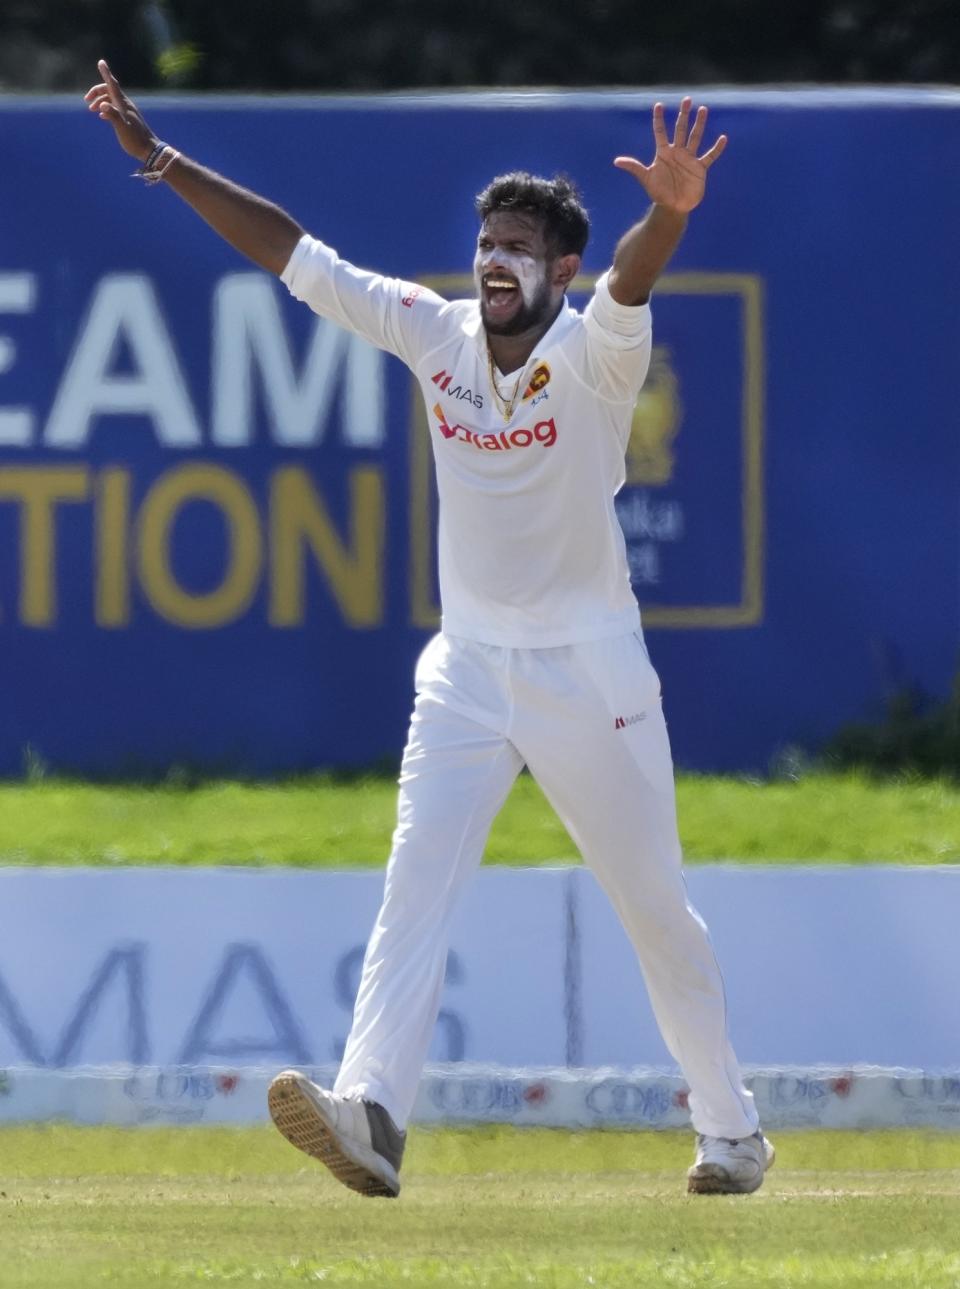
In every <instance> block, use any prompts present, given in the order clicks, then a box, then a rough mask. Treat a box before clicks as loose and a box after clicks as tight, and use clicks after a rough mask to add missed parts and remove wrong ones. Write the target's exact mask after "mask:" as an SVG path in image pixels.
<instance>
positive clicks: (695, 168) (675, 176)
mask: <svg viewBox="0 0 960 1289" xmlns="http://www.w3.org/2000/svg"><path fill="white" fill-rule="evenodd" d="M692 105H693V102H692V100H691V99H689V98H685V99H684V100H683V101H682V102H681V104H680V113H679V115H678V116H677V124H676V126H675V127H674V131H673V142H672V143H671V142H670V140H669V138H668V137H667V127H666V125H665V124H664V120H663V104H662V103H656V104H654V108H653V138H654V142H655V143H656V145H657V152H656V156H655V157H654V158H653V161H652V163H651V164H650V165H649V166H645V165H644V164H643V162H641V161H638V160H637V159H636V157H617V158H616V159H615V161H614V163H613V164H614V165H615V166H618V167H619V168H620V169H621V170H628V171H629V172H630V174H632V175H633V177H634V178H635V179H636V180H637V182H638V183H639V184H640V185H641V187H642V188H643V190H644V192H646V194H647V196H648V197H649V198H650V200H651V201H652V202H653V203H654V204H655V205H657V206H664V207H666V208H667V209H668V210H674V211H676V212H677V213H678V214H686V213H687V212H688V211H691V210H693V209H694V207H695V206H699V205H700V203H701V201H703V192H704V188H705V187H706V182H707V171H708V170H709V169H710V167H711V166H712V165H713V163H714V162H715V161H716V160H717V158H718V157H719V156H720V154H721V153H722V152H723V150H724V148H725V147H726V146H727V136H726V135H725V134H721V135H720V137H719V138H718V139H717V141H716V143H714V145H713V147H712V148H709V149H708V150H707V151H706V152H705V153H704V154H703V156H702V157H698V156H697V149H698V148H699V147H700V143H701V140H702V139H703V132H704V129H705V128H706V124H707V109H706V108H705V107H698V108H697V113H696V116H695V117H694V120H693V127H692V129H690V132H689V135H688V133H687V130H688V128H689V126H690V108H691V107H692Z"/></svg>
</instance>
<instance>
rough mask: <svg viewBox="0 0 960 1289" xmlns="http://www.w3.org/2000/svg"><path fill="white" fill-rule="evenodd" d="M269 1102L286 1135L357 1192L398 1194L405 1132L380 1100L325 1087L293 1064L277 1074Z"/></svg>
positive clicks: (279, 1127)
mask: <svg viewBox="0 0 960 1289" xmlns="http://www.w3.org/2000/svg"><path fill="white" fill-rule="evenodd" d="M267 1105H268V1106H269V1109H270V1118H271V1119H272V1120H273V1122H274V1123H275V1124H276V1126H277V1128H278V1129H279V1130H280V1132H282V1133H283V1135H284V1136H285V1137H286V1139H287V1141H289V1142H290V1144H291V1145H293V1146H296V1147H297V1149H298V1150H303V1151H305V1152H306V1154H308V1155H312V1156H313V1158H314V1159H319V1160H320V1161H321V1162H322V1163H324V1164H326V1166H327V1167H328V1168H329V1169H330V1171H331V1173H333V1175H334V1177H336V1179H337V1181H340V1182H343V1184H344V1186H349V1187H350V1189H351V1190H353V1191H359V1193H360V1194H361V1195H382V1196H384V1197H385V1198H389V1199H393V1198H394V1197H395V1196H396V1195H399V1193H400V1176H399V1173H400V1161H401V1159H402V1158H403V1147H404V1145H405V1143H406V1136H407V1135H406V1133H404V1132H401V1131H400V1130H399V1129H398V1128H397V1126H396V1124H395V1123H394V1122H393V1120H392V1119H391V1118H390V1116H389V1114H387V1112H386V1110H384V1108H383V1106H380V1105H377V1104H376V1103H375V1102H373V1101H360V1100H357V1099H354V1098H353V1097H342V1096H338V1095H337V1094H336V1093H335V1092H325V1091H324V1089H323V1088H318V1087H317V1085H316V1084H315V1083H311V1081H310V1080H309V1079H308V1078H307V1077H306V1075H303V1074H300V1073H299V1072H298V1071H297V1070H284V1071H283V1073H282V1074H278V1075H277V1077H276V1078H275V1079H274V1080H273V1082H272V1083H271V1084H270V1088H269V1090H268V1092H267Z"/></svg>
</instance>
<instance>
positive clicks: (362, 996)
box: [86, 62, 774, 1196]
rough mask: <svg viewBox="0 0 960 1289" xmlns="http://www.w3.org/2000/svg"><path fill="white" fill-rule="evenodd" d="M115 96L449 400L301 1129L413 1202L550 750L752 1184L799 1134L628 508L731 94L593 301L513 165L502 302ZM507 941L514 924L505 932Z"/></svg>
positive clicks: (305, 275)
mask: <svg viewBox="0 0 960 1289" xmlns="http://www.w3.org/2000/svg"><path fill="white" fill-rule="evenodd" d="M99 71H100V76H101V79H100V82H99V83H98V84H96V85H94V86H93V88H92V89H91V90H90V91H89V92H88V93H87V95H86V101H87V103H88V105H89V107H90V110H91V111H92V112H95V113H96V114H98V115H99V117H100V119H101V120H102V121H105V122H107V123H108V124H109V125H111V126H112V127H113V129H114V131H115V132H116V136H117V139H118V141H119V143H120V145H121V146H122V147H123V148H124V150H125V151H126V152H128V153H129V154H130V155H131V156H133V157H136V158H137V160H138V161H139V162H140V163H141V169H140V172H139V173H140V174H141V176H142V178H143V179H144V180H145V181H146V182H147V183H155V182H157V181H160V180H162V181H163V182H165V183H166V184H167V186H168V187H170V188H172V189H173V191H174V192H175V193H177V195H178V196H179V197H181V198H182V199H183V200H184V201H186V202H187V203H188V204H189V205H190V206H192V207H193V209H194V210H195V211H196V212H197V213H198V214H199V215H200V216H201V217H202V218H203V219H205V220H206V221H207V223H208V224H210V225H211V227H212V228H213V229H214V230H215V231H216V232H217V233H219V234H220V236H221V237H223V238H225V239H226V241H228V242H229V243H230V244H231V245H232V246H234V247H235V248H236V249H237V250H238V251H240V252H241V253H242V254H244V255H246V256H247V257H249V259H251V260H253V262H254V263H256V264H258V265H260V266H261V267H262V268H264V269H267V270H269V271H270V272H272V273H276V274H277V275H278V276H279V277H280V279H281V281H282V282H283V283H284V284H285V285H286V287H287V288H288V289H289V290H290V291H291V292H292V294H293V295H294V296H296V297H297V299H299V300H303V301H304V302H305V303H306V304H308V305H309V306H310V308H311V309H313V310H314V311H315V312H316V313H318V314H320V315H322V316H323V317H324V318H329V319H332V320H333V321H334V322H336V323H337V324H339V325H340V326H343V327H346V328H348V329H349V330H350V331H353V332H355V333H356V334H358V335H360V336H363V337H364V338H366V339H367V340H368V341H371V342H372V343H373V344H375V345H378V346H380V347H381V348H383V349H385V350H387V351H389V352H390V353H392V354H395V355H396V356H397V357H399V358H401V359H402V360H403V362H405V363H406V364H407V366H408V367H409V368H410V369H411V371H412V372H413V373H414V375H415V376H416V378H417V380H418V381H419V383H420V387H421V389H422V391H423V395H424V398H425V400H426V407H427V416H428V420H429V424H430V435H431V440H432V444H433V453H434V461H435V466H436V475H437V485H438V491H439V497H440V516H439V563H440V592H441V600H442V606H443V617H442V623H441V629H440V632H439V634H438V635H436V636H435V637H434V638H433V639H432V640H431V641H430V643H429V644H428V645H427V647H426V649H425V650H424V652H423V654H422V655H421V657H420V660H419V662H418V665H417V671H416V702H415V706H414V711H413V717H412V720H411V725H410V733H409V738H408V742H407V746H406V750H405V753H404V757H403V765H402V770H401V774H400V793H399V804H398V820H397V826H396V830H395V832H394V836H393V849H392V853H391V856H390V860H389V864H388V866H387V873H386V886H385V892H384V898H383V904H382V907H381V909H380V913H379V916H378V918H377V922H376V926H375V927H374V930H373V934H372V936H371V939H370V943H369V945H368V947H367V952H366V958H365V961H364V967H363V976H362V980H361V983H360V990H359V994H358V996H357V1001H356V1008H355V1012H354V1018H353V1026H352V1029H351V1032H350V1036H349V1039H348V1042H347V1045H346V1050H345V1052H344V1055H343V1063H342V1066H341V1068H340V1072H339V1075H338V1078H337V1080H336V1084H335V1087H334V1090H333V1092H327V1091H325V1090H324V1089H321V1088H319V1087H317V1086H316V1085H315V1084H314V1083H312V1082H311V1081H310V1080H309V1079H307V1078H306V1077H305V1076H304V1075H302V1074H300V1073H298V1072H297V1071H295V1070H288V1071H284V1072H283V1073H282V1074H279V1075H278V1076H277V1078H276V1079H275V1080H274V1081H273V1083H272V1085H271V1087H270V1092H269V1106H270V1113H271V1115H272V1117H273V1120H274V1122H275V1124H276V1125H277V1127H278V1128H279V1130H280V1132H281V1133H283V1135H284V1136H285V1137H286V1138H287V1139H288V1140H289V1141H291V1142H292V1143H293V1145H295V1146H297V1147H298V1148H299V1149H301V1150H303V1151H306V1153H307V1154H309V1155H312V1156H314V1157H315V1158H317V1159H320V1160H322V1161H323V1162H324V1163H325V1164H326V1165H327V1166H328V1167H329V1168H330V1170H331V1171H332V1172H333V1174H334V1175H335V1176H336V1177H337V1178H339V1180H340V1181H341V1182H343V1183H344V1184H345V1185H347V1186H349V1187H351V1188H352V1189H353V1190H355V1191H358V1192H360V1193H361V1194H364V1195H381V1196H394V1195H397V1194H398V1193H399V1190H400V1179H399V1172H400V1163H401V1158H402V1155H403V1148H404V1142H405V1130H406V1125H407V1121H408V1119H409V1116H410V1113H411V1110H412V1107H413V1104H414V1099H415V1096H416V1091H417V1084H418V1081H419V1078H420V1074H421V1070H422V1066H423V1062H424V1060H425V1059H426V1054H427V1050H428V1046H429V1043H430V1038H431V1034H432V1031H433V1028H434V1022H435V1019H436V1015H437V1010H438V1007H439V1000H440V993H441V988H442V984H443V978H444V966H445V962H446V956H447V941H448V932H449V927H450V921H451V917H452V915H453V912H454V908H455V906H456V903H457V900H458V897H459V895H460V893H461V891H462V890H463V887H464V884H465V882H466V881H467V879H468V878H469V877H470V875H471V874H472V873H473V872H474V870H475V869H476V868H477V867H478V865H479V863H480V859H481V855H482V852H483V848H484V843H485V840H486V837H487V834H488V831H489V828H490V825H491V823H492V821H493V819H494V816H495V815H496V813H497V811H498V810H499V809H500V807H501V806H502V805H503V803H504V800H505V799H506V797H507V794H508V793H509V791H510V788H511V785H512V784H513V782H514V780H515V779H516V777H517V775H518V773H519V772H520V770H521V769H522V767H523V766H524V765H525V764H526V765H527V766H528V767H529V769H530V771H531V773H532V774H533V775H534V777H535V778H536V780H537V782H538V783H539V784H540V786H541V787H542V789H543V791H544V793H545V794H546V796H547V798H548V800H549V801H550V803H551V805H552V806H553V808H554V809H555V810H556V811H557V814H558V815H559V816H560V818H561V819H562V821H563V823H564V824H565V826H566V827H567V829H568V830H569V833H570V835H571V837H572V838H573V840H574V841H575V843H576V844H577V846H578V848H579V850H580V853H581V854H582V856H583V858H584V860H585V862H586V863H587V864H588V865H589V866H590V867H591V868H592V870H593V871H594V873H595V874H596V876H597V878H598V880H599V881H600V883H601V884H602V886H603V888H604V889H605V891H606V892H607V894H608V896H609V898H610V900H611V902H612V903H613V906H614V908H615V909H616V911H617V913H618V915H619V917H620V919H621V921H622V923H623V925H624V927H625V929H626V931H627V934H628V935H629V937H630V939H631V941H632V943H633V946H634V948H635V950H636V953H637V956H638V958H639V960H640V965H641V968H642V971H643V975H644V978H645V981H646V985H647V988H648V990H649V994H650V999H651V1002H652V1004H653V1008H654V1012H655V1014H656V1017H657V1021H658V1024H659V1026H660V1029H661V1032H662V1034H663V1037H664V1040H665V1042H666V1045H667V1047H668V1048H669V1050H670V1052H671V1053H672V1055H673V1056H674V1058H675V1059H676V1061H677V1062H678V1063H679V1065H680V1067H681V1069H682V1070H683V1073H684V1076H685V1077H686V1079H687V1081H688V1083H689V1087H690V1111H691V1117H692V1121H693V1125H694V1128H695V1129H696V1131H697V1146H696V1159H695V1162H694V1164H693V1166H692V1167H691V1168H690V1170H689V1172H688V1189H689V1190H691V1191H693V1192H697V1193H705V1192H748V1191H755V1190H756V1189H757V1188H758V1187H759V1186H760V1185H761V1183H762V1181H763V1176H764V1172H765V1170H766V1169H767V1168H768V1167H769V1166H770V1164H771V1163H772V1162H773V1156H774V1152H773V1147H772V1146H771V1145H770V1143H769V1142H768V1141H767V1140H766V1139H765V1137H764V1136H763V1134H762V1132H761V1131H760V1129H759V1127H758V1122H757V1113H756V1109H755V1107H754V1103H753V1098H752V1096H751V1095H750V1093H749V1092H748V1091H747V1090H746V1089H745V1088H744V1086H743V1081H742V1079H741V1075H740V1071H739V1068H738V1066H737V1062H736V1058H735V1056H734V1053H733V1051H732V1049H731V1046H730V1043H729V1040H728V1037H727V1017H726V1006H725V999H724V991H723V982H722V979H721V976H720V970H719V967H718V965H717V962H716V959H715V957H714V953H713V949H712V947H711V945H710V940H709V938H708V935H707V931H706V927H705V926H704V924H703V922H702V921H701V919H700V917H699V916H698V914H697V913H696V912H695V911H694V909H693V908H691V906H690V904H689V903H688V901H687V897H686V890H685V886H684V880H683V875H682V870H681V854H680V844H679V839H678V834H677V824H676V810H675V804H674V787H673V765H672V760H671V755H670V748H669V743H668V740H667V732H666V727H665V725H664V719H663V714H662V711H661V702H660V685H659V682H658V679H657V676H656V673H655V672H654V669H653V667H652V666H651V664H650V659H649V657H648V656H647V650H646V647H645V645H644V640H643V635H642V632H641V627H640V613H639V609H638V606H637V601H636V599H635V598H634V595H633V592H632V590H631V586H630V578H629V573H628V568H627V560H626V551H625V543H624V539H623V535H622V533H621V530H620V528H619V525H618V522H617V517H616V512H615V510H614V496H615V494H616V493H617V491H618V490H619V488H620V487H621V485H622V484H623V482H624V470H625V466H624V456H625V450H626V447H627V441H628V437H629V432H630V425H631V418H632V413H633V409H634V406H635V403H636V400H637V395H638V392H639V390H640V387H641V386H642V384H643V381H644V377H645V375H646V372H647V366H648V363H649V361H650V348H651V319H650V304H649V300H650V294H651V292H652V290H653V287H654V283H655V282H656V280H657V277H658V276H659V274H660V273H661V272H662V270H663V269H664V267H665V266H666V264H667V262H668V261H669V259H670V256H671V255H672V253H673V251H674V249H675V248H676V246H677V244H678V242H679V241H680V238H681V236H682V234H683V231H684V228H685V226H686V223H687V217H688V215H689V213H690V212H691V211H692V210H693V209H694V208H695V207H697V206H698V205H699V204H700V202H701V201H702V199H703V196H704V189H705V183H706V178H707V172H708V170H709V169H710V167H711V166H712V165H713V164H714V162H716V161H717V159H718V158H719V157H720V155H721V154H722V152H723V150H724V147H725V146H726V138H725V136H723V135H721V136H720V137H719V138H718V139H717V140H716V142H715V143H714V144H713V145H712V147H710V148H708V149H707V150H706V151H704V152H703V153H702V155H698V154H699V153H700V148H701V144H702V141H703V136H704V129H705V126H706V120H707V109H706V108H705V107H700V108H698V109H697V111H696V113H695V114H694V115H693V116H692V118H691V101H690V99H689V98H685V99H684V100H683V102H682V103H681V105H680V111H679V115H678V117H677V121H676V126H675V129H674V132H673V138H672V139H670V137H669V136H668V134H667V130H666V126H665V123H664V113H663V107H662V105H661V104H659V103H658V104H657V105H656V106H655V107H654V109H653V139H654V144H655V155H654V158H653V161H652V162H651V164H650V165H644V164H643V163H642V162H640V161H638V160H636V159H634V158H632V157H617V158H616V160H615V161H614V165H616V166H619V167H620V168H621V169H622V170H624V171H626V172H627V174H628V175H631V176H632V177H633V178H634V179H635V180H636V181H637V182H638V183H639V185H640V187H641V188H642V189H643V191H644V193H645V194H646V197H647V198H648V199H649V202H650V207H649V210H648V211H647V213H646V215H645V216H644V217H643V218H642V219H641V220H640V221H639V222H637V223H635V224H634V225H633V226H632V227H631V228H629V229H628V231H627V232H626V233H625V234H624V235H623V237H622V238H621V239H620V242H619V244H618V246H617V248H616V252H615V254H614V257H613V263H612V265H611V266H610V268H609V270H608V271H607V272H606V273H604V274H603V275H602V276H601V277H600V279H599V280H598V282H597V284H596V288H595V290H594V294H593V297H592V299H591V300H590V302H589V304H588V305H587V307H586V309H585V310H584V312H583V313H582V314H581V313H578V312H577V311H576V310H575V309H573V308H571V307H570V305H568V303H567V301H566V298H565V293H566V290H567V288H568V287H569V285H570V283H571V282H572V281H573V279H574V277H575V276H576V274H577V272H578V270H579V268H580V259H581V256H582V254H583V250H584V247H585V245H586V242H587V236H588V231H589V224H588V218H587V214H586V212H585V210H584V209H583V207H582V205H581V203H580V200H579V198H578V195H577V192H576V190H575V189H574V188H573V186H572V184H570V183H569V182H568V181H567V180H564V179H552V180H545V179H540V178H536V177H533V176H531V175H529V174H526V173H513V174H508V175H504V176H501V177H500V178H497V179H494V180H493V181H492V183H490V184H489V185H488V187H487V188H485V189H484V191H483V192H482V193H481V194H480V195H479V197H478V198H477V203H476V204H477V212H478V215H479V218H480V231H479V237H478V239H477V247H476V254H475V258H474V277H475V282H476V299H473V300H455V301H452V302H448V301H445V300H443V299H441V298H440V297H439V296H438V295H436V294H434V293H433V292H432V291H429V290H426V289H424V288H423V287H419V286H417V285H415V284H413V283H410V282H402V281H398V280H396V279H392V278H386V277H381V276H379V275H377V274H374V273H368V272H364V271H363V270H361V269H358V268H355V267H354V266H353V265H352V264H349V263H347V262H346V261H345V260H342V259H340V257H339V256H338V255H337V253H336V251H334V250H332V249H331V248H330V247H329V246H326V245H324V243H323V242H320V241H317V240H316V239H315V238H313V237H312V236H310V235H309V234H308V233H306V232H304V230H303V229H302V228H301V227H300V225H299V224H298V223H297V222H296V221H295V220H294V219H293V218H292V217H291V216H290V215H289V214H287V213H286V212H284V211H283V210H281V209H279V208H278V207H277V206H275V205H273V204H272V203H270V202H268V201H266V200H264V199H263V198H262V197H259V196H256V195H255V194H253V193H250V192H248V191H246V190H244V189H242V188H240V187H238V186H236V185H235V184H233V183H231V182H230V181H229V180H227V179H225V178H223V177H222V176H220V175H218V174H215V173H213V172H212V171H210V170H208V169H206V168H204V167H203V166H202V165H200V164H198V163H197V162H195V161H193V160H190V159H188V158H187V157H186V156H184V155H183V154H182V153H180V152H178V151H176V150H175V149H174V148H173V147H171V146H169V145H167V144H165V143H164V142H162V141H161V140H159V139H158V138H157V137H156V135H155V134H154V133H153V132H152V131H151V129H150V128H149V126H148V125H147V124H146V122H145V121H144V119H143V117H142V115H141V114H140V112H139V111H138V109H137V107H136V106H135V104H134V103H133V102H132V101H131V100H130V99H129V98H128V97H127V96H126V95H125V94H124V93H123V91H122V89H121V88H120V86H119V84H118V83H117V80H116V78H115V77H114V76H113V74H112V73H111V71H110V69H109V67H108V66H107V64H106V63H105V62H101V63H100V64H99ZM494 933H495V932H494Z"/></svg>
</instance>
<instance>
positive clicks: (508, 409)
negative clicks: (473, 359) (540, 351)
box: [487, 343, 529, 424]
mask: <svg viewBox="0 0 960 1289" xmlns="http://www.w3.org/2000/svg"><path fill="white" fill-rule="evenodd" d="M528 365H529V363H528ZM487 368H488V369H489V372H490V388H491V390H492V391H493V401H494V402H495V403H496V405H497V408H498V409H499V412H500V415H501V416H502V417H503V419H504V421H505V422H506V423H508V424H509V422H510V419H511V417H512V416H513V412H514V408H515V407H516V406H517V398H518V396H519V394H520V382H521V381H522V380H523V377H524V374H525V372H526V370H527V368H526V367H523V368H521V371H520V375H519V376H518V377H517V380H516V384H515V385H514V387H513V393H512V394H511V395H510V397H509V398H504V396H503V395H502V394H501V392H500V386H499V385H498V384H497V374H496V368H495V367H494V364H493V354H492V353H491V352H490V345H489V343H488V344H487Z"/></svg>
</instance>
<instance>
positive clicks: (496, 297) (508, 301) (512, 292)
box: [483, 273, 520, 313]
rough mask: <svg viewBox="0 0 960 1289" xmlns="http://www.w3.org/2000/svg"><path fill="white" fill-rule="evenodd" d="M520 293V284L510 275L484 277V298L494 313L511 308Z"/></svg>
mask: <svg viewBox="0 0 960 1289" xmlns="http://www.w3.org/2000/svg"><path fill="white" fill-rule="evenodd" d="M519 292H520V285H519V283H518V282H517V280H516V278H513V277H511V276H510V275H509V274H508V273H485V274H484V276H483V298H484V301H485V303H486V305H487V307H488V308H489V309H491V310H493V311H494V312H497V313H499V312H500V311H501V310H505V309H509V308H511V307H512V306H513V304H514V301H515V300H516V299H517V296H518V295H519Z"/></svg>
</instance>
